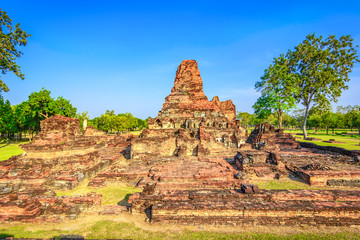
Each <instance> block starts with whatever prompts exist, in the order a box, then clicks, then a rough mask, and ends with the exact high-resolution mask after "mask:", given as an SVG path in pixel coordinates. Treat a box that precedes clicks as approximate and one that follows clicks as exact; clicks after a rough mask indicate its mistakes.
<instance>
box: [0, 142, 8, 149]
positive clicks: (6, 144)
mask: <svg viewBox="0 0 360 240" xmlns="http://www.w3.org/2000/svg"><path fill="white" fill-rule="evenodd" d="M0 144H3V143H0ZM9 145H10V143H9V142H7V143H4V145H3V146H0V148H4V147H6V146H9Z"/></svg>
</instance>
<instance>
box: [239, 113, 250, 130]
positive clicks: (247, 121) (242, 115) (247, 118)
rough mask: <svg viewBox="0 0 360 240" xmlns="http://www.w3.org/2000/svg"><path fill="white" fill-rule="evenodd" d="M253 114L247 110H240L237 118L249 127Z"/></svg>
mask: <svg viewBox="0 0 360 240" xmlns="http://www.w3.org/2000/svg"><path fill="white" fill-rule="evenodd" d="M251 117H252V114H250V113H247V112H238V113H237V115H236V118H238V119H239V120H240V124H241V125H242V126H244V127H245V128H247V127H248V126H249V125H250V121H251Z"/></svg>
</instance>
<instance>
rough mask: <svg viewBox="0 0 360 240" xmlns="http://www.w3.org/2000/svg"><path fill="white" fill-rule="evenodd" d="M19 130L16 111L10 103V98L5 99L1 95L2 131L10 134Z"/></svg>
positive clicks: (0, 120) (0, 114) (0, 123)
mask: <svg viewBox="0 0 360 240" xmlns="http://www.w3.org/2000/svg"><path fill="white" fill-rule="evenodd" d="M14 132H17V126H16V120H15V116H14V111H13V109H12V107H11V105H10V102H9V100H6V101H5V100H4V98H3V97H2V96H1V95H0V133H1V134H2V135H3V134H5V133H6V134H8V137H10V136H9V135H10V133H14Z"/></svg>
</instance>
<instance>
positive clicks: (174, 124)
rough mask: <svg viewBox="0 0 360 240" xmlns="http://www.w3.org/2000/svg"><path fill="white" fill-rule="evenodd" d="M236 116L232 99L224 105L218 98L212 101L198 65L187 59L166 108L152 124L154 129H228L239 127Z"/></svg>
mask: <svg viewBox="0 0 360 240" xmlns="http://www.w3.org/2000/svg"><path fill="white" fill-rule="evenodd" d="M235 115H236V113H235V105H234V104H233V103H232V101H231V100H228V101H225V102H220V100H219V98H218V97H217V96H215V97H214V98H213V100H212V101H208V98H207V97H206V96H205V94H204V91H203V82H202V79H201V77H200V71H199V69H198V65H197V62H196V61H195V60H184V61H183V62H182V63H181V64H180V66H179V67H178V69H177V72H176V77H175V83H174V87H173V88H172V90H171V93H170V95H169V96H167V97H166V98H165V103H164V105H163V108H162V109H161V111H160V112H159V114H158V116H157V117H156V118H154V119H149V122H148V123H149V128H150V129H160V128H161V129H164V128H165V129H166V128H185V129H189V128H198V127H199V125H200V123H202V126H207V127H219V128H227V127H229V125H235ZM203 124H204V125H203Z"/></svg>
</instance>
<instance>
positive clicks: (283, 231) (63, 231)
mask: <svg viewBox="0 0 360 240" xmlns="http://www.w3.org/2000/svg"><path fill="white" fill-rule="evenodd" d="M67 234H72V235H81V236H83V237H85V238H88V239H101V238H108V239H109V238H112V239H114V238H117V239H360V228H359V227H317V228H315V227H307V226H304V227H301V228H300V227H298V228H294V227H281V226H279V227H276V228H274V227H264V226H254V227H248V226H247V227H246V228H242V227H213V226H202V227H195V226H187V227H182V226H174V225H158V224H152V225H150V224H147V223H144V222H143V219H142V218H141V217H140V216H134V215H129V214H126V213H124V214H120V215H116V216H99V215H86V216H83V217H82V218H81V219H78V220H72V221H69V220H68V221H64V222H62V223H57V224H52V223H48V224H24V223H2V224H0V236H13V237H24V238H51V237H56V236H60V235H67Z"/></svg>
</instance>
